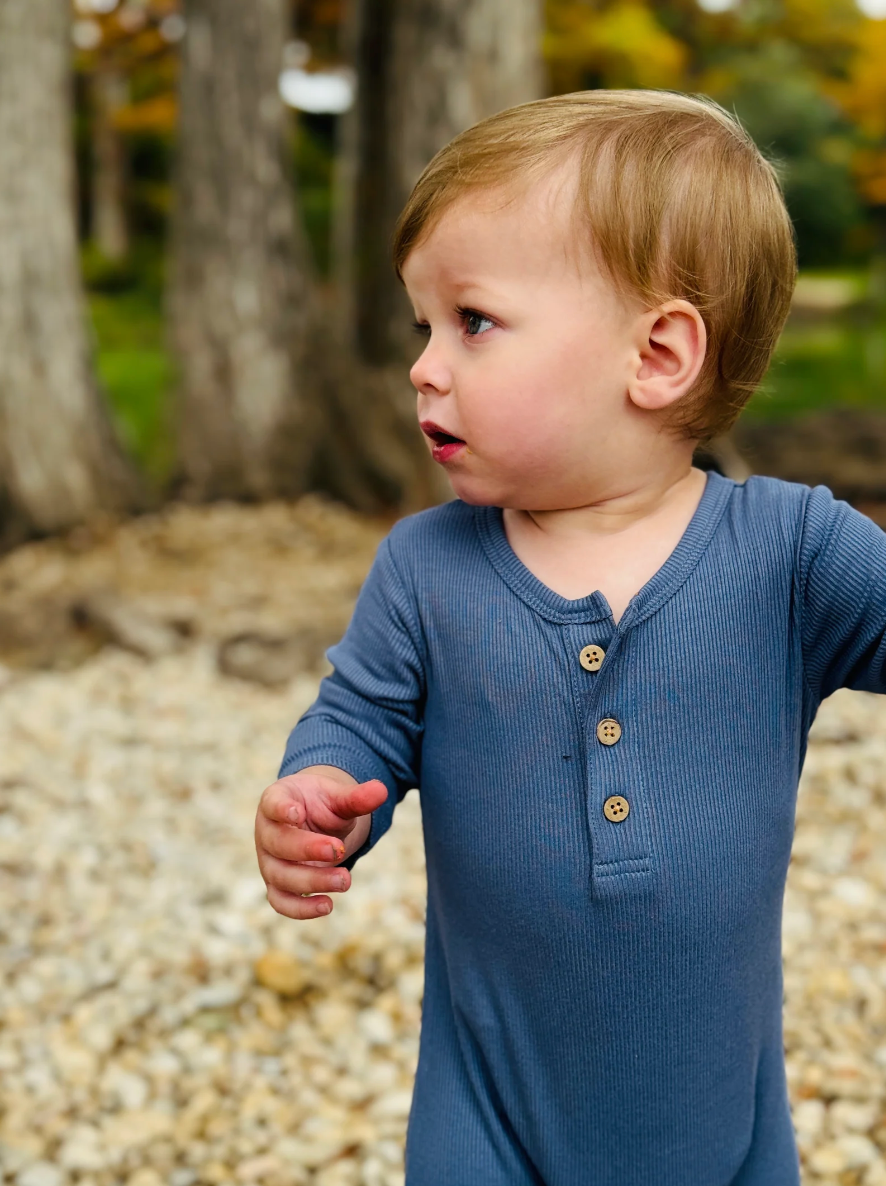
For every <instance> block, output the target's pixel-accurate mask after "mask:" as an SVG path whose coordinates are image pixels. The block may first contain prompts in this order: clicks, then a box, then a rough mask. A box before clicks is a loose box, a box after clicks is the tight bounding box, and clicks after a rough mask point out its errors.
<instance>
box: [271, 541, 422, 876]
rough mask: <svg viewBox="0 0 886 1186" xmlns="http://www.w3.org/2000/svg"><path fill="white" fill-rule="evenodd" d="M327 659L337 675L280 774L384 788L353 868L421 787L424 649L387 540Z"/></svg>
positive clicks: (298, 732)
mask: <svg viewBox="0 0 886 1186" xmlns="http://www.w3.org/2000/svg"><path fill="white" fill-rule="evenodd" d="M395 530H396V529H395ZM327 657H328V659H329V661H330V663H332V665H333V667H334V669H335V670H334V671H333V673H332V674H331V675H329V676H327V677H326V678H325V679H324V680H323V681H322V683H321V684H320V692H319V695H318V697H317V700H316V701H315V702H314V704H313V705H312V706H311V707H310V708H309V709H308V711H307V712H306V713H305V714H304V715H303V716H302V717H301V719H300V720H299V722H298V724H297V725H296V726H295V728H294V729H293V731H292V733H291V734H290V735H289V740H288V742H287V745H286V753H285V755H284V758H283V763H282V766H281V768H280V776H281V777H282V776H283V775H286V774H294V773H295V772H296V771H297V770H302V769H304V768H305V767H306V766H319V765H328V766H338V767H339V768H340V769H342V770H346V771H347V772H348V773H349V774H351V775H352V776H353V777H354V778H355V779H357V781H358V782H366V781H368V780H369V779H372V778H378V779H380V780H381V781H382V782H383V783H384V784H385V786H386V787H387V788H388V799H387V801H386V802H385V803H384V804H382V806H381V807H379V808H378V810H377V811H375V812H374V813H373V818H372V827H371V830H370V834H369V838H368V840H367V842H366V844H365V845H364V847H363V848H362V849H361V850H360V852H359V853H357V854H355V856H353V857H352V858H351V859H350V861H349V862H348V865H349V866H350V865H351V864H353V862H354V861H355V860H356V859H357V858H358V857H360V856H362V855H363V854H364V853H365V852H368V851H369V849H370V848H371V847H372V846H373V845H374V844H375V843H376V842H377V841H378V840H379V839H380V837H381V836H383V835H384V833H385V832H386V831H387V830H388V828H389V827H390V826H391V820H392V817H393V813H394V808H395V806H396V804H397V803H398V802H399V801H400V800H401V799H402V798H403V796H404V795H405V794H406V792H407V791H408V790H409V789H410V788H411V787H414V786H416V785H417V783H418V771H419V759H420V750H421V738H422V729H423V721H422V715H423V714H422V710H423V702H424V695H425V678H424V643H423V639H422V633H421V629H420V626H419V622H418V619H417V615H416V612H415V606H414V603H413V600H412V599H411V598H410V596H409V594H408V592H407V589H406V586H405V584H404V581H403V580H402V579H401V576H400V573H399V572H398V569H397V565H396V562H395V560H394V555H393V550H392V547H391V537H390V536H389V537H388V538H387V539H385V540H384V541H383V542H382V544H381V546H380V548H379V550H378V554H377V556H376V559H375V562H374V564H373V566H372V569H371V570H370V573H369V575H368V577H367V578H366V581H365V583H364V585H363V588H362V589H361V591H360V596H359V598H358V599H357V605H356V607H355V609H354V615H353V617H352V619H351V623H350V625H349V626H348V629H347V631H346V633H345V636H344V638H343V639H342V641H341V642H340V643H339V644H338V645H337V646H334V647H331V648H330V650H329V651H328V652H327Z"/></svg>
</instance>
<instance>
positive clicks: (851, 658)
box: [798, 486, 886, 704]
mask: <svg viewBox="0 0 886 1186" xmlns="http://www.w3.org/2000/svg"><path fill="white" fill-rule="evenodd" d="M798 573H799V612H800V626H801V639H802V647H803V669H804V673H805V676H806V682H807V684H808V686H809V688H810V690H811V692H812V693H813V696H814V698H815V702H816V704H817V702H818V701H820V700H823V699H824V698H825V697H826V696H830V694H831V693H832V692H835V691H836V690H837V688H855V689H857V690H859V691H865V692H882V693H886V533H884V532H883V531H881V529H880V528H879V527H877V525H876V524H875V523H873V522H871V520H870V519H868V518H867V517H866V516H865V515H862V514H860V513H859V512H858V511H856V510H853V508H852V507H850V506H848V505H847V504H846V503H845V502H839V501H837V500H836V499H834V497H833V495H832V494H831V492H830V491H829V490H826V489H825V488H824V487H823V486H818V487H816V489H815V490H813V491H812V492H811V493H810V495H809V498H808V501H807V506H806V516H805V521H804V525H803V534H802V538H801V541H800V550H799V565H798Z"/></svg>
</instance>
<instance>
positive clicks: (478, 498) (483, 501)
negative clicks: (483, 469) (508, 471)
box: [448, 474, 506, 507]
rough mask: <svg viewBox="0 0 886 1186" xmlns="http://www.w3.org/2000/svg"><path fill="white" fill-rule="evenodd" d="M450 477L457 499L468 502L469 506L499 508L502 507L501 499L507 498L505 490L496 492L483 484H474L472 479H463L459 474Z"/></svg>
mask: <svg viewBox="0 0 886 1186" xmlns="http://www.w3.org/2000/svg"><path fill="white" fill-rule="evenodd" d="M448 476H449V485H450V486H451V487H452V490H453V493H454V494H455V497H456V498H460V499H461V501H462V502H466V503H467V504H468V506H472V507H491V506H496V507H497V506H501V505H502V503H501V501H500V499H501V498H503V497H506V496H505V492H504V491H503V490H494V489H492V488H491V487H489V486H484V485H483V483H482V482H477V481H473V482H472V481H471V480H470V478H461V477H460V476H459V475H458V474H450V475H448Z"/></svg>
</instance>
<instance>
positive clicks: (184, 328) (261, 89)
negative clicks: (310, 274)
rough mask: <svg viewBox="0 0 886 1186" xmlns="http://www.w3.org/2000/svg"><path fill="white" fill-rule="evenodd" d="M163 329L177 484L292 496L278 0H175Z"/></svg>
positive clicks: (290, 230)
mask: <svg viewBox="0 0 886 1186" xmlns="http://www.w3.org/2000/svg"><path fill="white" fill-rule="evenodd" d="M184 12H185V17H186V20H187V33H186V35H185V39H184V41H183V60H182V72H181V83H180V120H181V126H180V135H179V160H178V168H177V182H176V189H177V192H176V204H175V215H174V222H173V266H172V271H171V286H170V293H169V306H168V313H169V328H170V338H171V343H172V346H173V349H174V351H175V354H176V356H177V361H178V367H179V374H180V391H179V397H180V398H179V417H180V449H181V460H182V466H183V470H184V478H185V490H186V492H187V493H189V494H190V495H191V496H192V497H196V498H202V499H206V498H216V497H233V498H259V497H266V496H268V495H271V494H275V493H286V494H295V493H298V492H299V491H301V490H302V489H303V488H304V486H305V484H306V481H307V456H308V448H309V444H310V422H309V420H308V417H307V414H306V406H305V403H304V400H303V399H302V397H301V392H300V390H299V379H300V371H301V351H302V346H303V341H304V317H305V303H306V302H305V296H306V285H307V280H306V275H305V269H306V262H305V261H306V254H305V251H304V249H303V245H302V243H301V241H300V239H299V237H298V235H297V231H296V220H295V208H294V195H293V193H292V187H291V184H290V182H289V178H288V170H287V169H286V168H285V166H284V160H285V127H286V125H285V119H286V114H285V111H284V108H283V105H282V102H281V100H280V98H279V94H278V90H277V79H278V75H279V72H280V65H281V59H282V50H283V44H284V41H285V36H286V29H287V19H288V4H287V3H286V0H249V2H248V3H244V0H186V3H185V8H184Z"/></svg>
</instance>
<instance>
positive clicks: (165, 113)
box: [114, 91, 177, 132]
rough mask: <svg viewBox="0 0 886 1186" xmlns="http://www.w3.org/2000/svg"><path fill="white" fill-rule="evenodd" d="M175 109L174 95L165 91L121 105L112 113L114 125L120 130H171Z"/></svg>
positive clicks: (174, 118)
mask: <svg viewBox="0 0 886 1186" xmlns="http://www.w3.org/2000/svg"><path fill="white" fill-rule="evenodd" d="M176 111H177V103H176V99H175V95H174V94H173V92H172V91H167V92H165V93H161V94H159V95H154V96H152V97H151V98H150V99H145V100H143V102H141V103H130V104H127V105H126V106H125V107H121V108H120V109H119V110H118V111H117V112H116V113H115V115H114V126H115V127H116V128H117V129H118V131H121V132H171V131H172V129H173V128H174V127H175V122H176Z"/></svg>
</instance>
